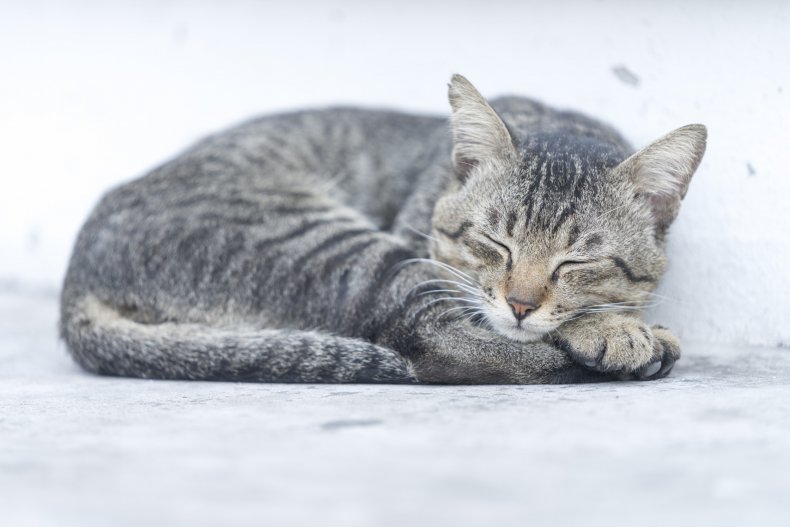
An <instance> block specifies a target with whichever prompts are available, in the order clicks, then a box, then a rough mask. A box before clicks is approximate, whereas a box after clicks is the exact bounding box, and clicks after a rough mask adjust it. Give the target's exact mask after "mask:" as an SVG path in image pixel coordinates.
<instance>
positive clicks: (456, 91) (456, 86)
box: [448, 74, 516, 181]
mask: <svg viewBox="0 0 790 527" xmlns="http://www.w3.org/2000/svg"><path fill="white" fill-rule="evenodd" d="M448 97H449V99H450V106H451V107H452V109H453V114H452V117H451V118H450V124H451V128H452V132H453V167H454V168H455V173H456V175H457V176H458V177H459V179H460V180H461V181H464V180H465V179H466V178H467V177H468V175H469V173H470V172H471V171H472V169H474V168H475V167H476V166H477V165H479V164H480V163H481V162H485V161H487V160H504V159H510V158H512V157H515V154H516V148H515V146H514V144H513V138H512V136H511V135H510V132H509V131H508V129H507V126H505V123H504V122H503V121H502V119H501V118H500V117H499V115H497V113H496V112H495V111H494V109H493V108H491V105H489V104H488V102H487V101H486V100H485V98H483V96H482V95H480V92H478V91H477V89H476V88H475V87H474V86H473V85H472V83H471V82H469V81H468V80H466V78H465V77H463V76H462V75H458V74H455V75H453V78H452V79H451V81H450V85H449V91H448Z"/></svg>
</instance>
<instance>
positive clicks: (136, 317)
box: [60, 76, 704, 383]
mask: <svg viewBox="0 0 790 527" xmlns="http://www.w3.org/2000/svg"><path fill="white" fill-rule="evenodd" d="M451 101H452V106H453V111H454V116H455V117H454V118H453V121H452V123H453V133H452V134H450V133H448V129H447V128H448V126H447V121H446V120H445V119H443V118H439V117H429V116H414V115H407V114H400V113H394V112H385V111H372V110H360V109H353V108H337V109H329V110H317V111H303V112H296V113H290V114H283V115H275V116H267V117H263V118H260V119H256V120H254V121H250V122H247V123H244V124H242V125H240V126H237V127H235V128H232V129H230V130H228V131H225V132H222V133H219V134H217V135H215V136H211V137H209V138H207V139H205V140H203V141H202V142H200V143H199V144H197V145H196V146H194V147H193V148H191V149H190V150H188V151H187V152H185V153H183V154H181V155H180V156H178V157H177V158H175V159H174V160H172V161H170V162H168V163H166V164H164V165H162V166H160V167H158V168H156V169H155V170H153V171H152V172H151V173H150V174H148V175H146V176H145V177H143V178H140V179H138V180H135V181H132V182H131V183H128V184H125V185H122V186H120V187H118V188H116V189H114V190H112V191H111V192H109V193H108V194H106V195H105V196H104V198H103V199H102V200H101V202H100V203H99V204H98V206H97V207H96V209H95V210H94V211H93V213H92V214H91V216H90V217H89V219H88V220H87V222H86V224H85V226H84V227H83V229H82V230H81V232H80V234H79V236H78V239H77V242H76V245H75V248H74V252H73V255H72V259H71V262H70V265H69V269H68V272H67V275H66V278H65V282H64V286H63V291H62V297H61V323H60V325H61V334H62V337H63V339H64V340H65V342H66V344H67V347H68V349H69V351H70V353H71V354H72V356H73V357H74V358H75V359H76V360H77V362H78V363H79V364H81V365H82V366H83V367H84V368H86V369H87V370H89V371H92V372H96V373H100V374H106V375H121V376H135V377H146V378H163V379H206V380H236V381H260V382H391V383H404V382H433V383H550V382H585V381H598V380H606V379H612V378H631V377H639V378H644V377H648V373H647V372H648V370H647V367H648V366H650V364H652V363H654V362H659V363H661V364H662V367H661V370H660V372H659V373H660V374H661V375H664V374H666V372H668V369H669V368H670V367H671V363H670V361H674V359H676V358H677V352H676V348H677V345H676V341H672V338H670V337H666V336H665V333H666V335H669V334H668V333H667V332H665V331H664V330H661V331H658V330H655V331H657V333H656V335H662V337H658V336H654V332H655V331H654V330H653V329H651V328H648V329H647V330H646V331H648V332H649V334H650V335H651V337H650V339H646V338H643V339H642V340H643V341H646V342H649V345H650V346H651V350H653V349H655V353H653V352H652V351H651V354H650V357H648V358H644V356H645V353H636V352H635V353H634V354H633V356H634V357H639V359H638V360H636V359H634V360H630V361H629V360H620V361H619V362H618V361H613V360H608V361H607V360H603V358H599V357H598V356H597V355H596V357H595V360H594V361H592V362H591V360H590V358H589V357H588V356H587V355H590V353H591V352H588V353H586V354H585V352H584V349H586V347H585V345H586V344H589V343H590V342H592V340H591V339H593V338H600V337H601V335H593V336H590V335H589V328H588V327H587V326H578V327H576V328H575V329H574V324H578V322H577V321H578V320H589V319H591V317H599V316H609V317H610V318H609V319H607V320H609V321H610V322H611V321H616V316H624V315H623V313H622V312H621V311H622V310H620V311H618V312H616V313H601V312H598V311H599V310H595V312H593V310H591V308H590V301H591V300H595V301H599V300H600V299H602V298H606V299H609V300H611V299H612V298H616V299H618V300H619V299H625V300H624V301H626V302H628V301H633V302H640V301H642V300H643V299H644V298H645V295H646V294H647V293H649V291H650V290H651V289H652V287H653V286H654V285H655V281H656V280H657V279H658V277H659V275H660V273H661V272H662V270H663V266H664V258H663V249H662V244H663V238H664V230H665V228H666V223H667V222H666V221H664V222H663V223H662V222H660V221H658V220H657V219H656V217H655V214H654V210H653V209H651V204H653V203H655V200H651V198H650V196H649V195H647V197H646V193H650V192H652V191H653V190H655V191H656V192H658V193H660V194H661V199H662V200H663V201H662V203H663V204H664V205H666V204H669V205H666V206H665V207H664V208H662V209H661V211H660V212H663V211H666V210H669V209H668V208H667V207H669V206H674V207H675V208H674V209H672V210H674V211H676V210H677V207H676V206H675V205H676V204H674V202H671V200H672V199H674V198H675V196H673V195H671V194H668V193H667V189H670V190H671V189H680V188H682V191H683V192H685V188H686V186H687V181H688V179H689V178H690V173H688V174H687V175H683V176H677V177H678V181H680V183H678V184H674V183H672V184H665V185H660V184H658V185H657V184H655V182H654V181H652V180H651V184H648V185H642V186H641V187H640V184H641V183H640V181H642V180H644V179H645V178H644V177H642V176H641V175H640V174H642V173H644V174H647V173H648V172H649V174H651V176H650V177H655V174H656V173H659V174H662V172H661V170H652V171H646V170H644V169H643V167H645V166H661V167H665V169H662V170H664V172H663V174H664V175H665V177H675V170H674V169H673V167H686V169H687V171H688V168H689V167H691V169H690V170H691V173H693V168H696V164H697V163H698V162H699V158H701V152H700V151H699V145H697V149H696V150H694V148H691V150H689V148H688V145H689V144H690V143H689V142H688V134H685V135H683V137H682V138H683V139H684V140H686V143H684V145H681V146H679V147H678V148H675V149H673V148H672V147H671V146H672V142H673V141H672V136H671V135H670V136H667V138H663V139H662V140H661V141H663V142H662V143H661V145H660V148H654V149H653V150H650V151H649V155H647V156H644V157H639V156H640V154H639V153H637V154H635V156H636V157H633V156H632V157H631V158H629V161H628V162H627V163H625V164H623V163H622V162H623V161H624V160H626V158H628V154H629V153H630V149H629V147H628V145H627V144H626V143H625V142H624V141H623V140H622V139H621V138H620V137H619V135H617V134H616V133H615V132H614V131H612V130H611V129H610V128H608V127H606V126H604V125H602V124H600V123H598V122H596V121H593V120H591V119H589V118H586V117H583V116H581V115H578V114H573V113H567V112H558V111H556V110H552V109H549V108H547V107H545V106H542V105H540V104H539V103H536V102H534V101H530V100H527V99H522V98H515V97H509V98H503V99H499V100H496V101H494V103H493V104H492V105H491V106H489V105H488V103H487V102H486V101H485V99H483V98H482V96H480V95H479V93H477V91H476V90H475V89H474V87H473V86H472V85H471V84H469V83H468V81H466V80H465V79H463V78H461V77H460V76H456V77H454V79H453V83H452V84H451ZM481 116H482V117H481ZM452 137H455V142H453V140H452ZM702 141H703V145H704V138H703V140H702ZM667 145H669V147H667ZM692 146H693V145H692ZM684 148H685V149H686V150H684ZM452 151H454V152H455V155H454V156H452V155H451V152H452ZM686 151H689V152H691V154H694V155H696V156H697V157H696V158H695V159H693V160H690V161H689V160H685V159H684V160H679V161H678V160H676V161H675V162H674V164H673V163H671V162H669V161H664V162H663V163H662V162H661V160H660V158H661V157H662V156H666V155H670V156H671V155H673V152H674V153H677V152H686ZM680 155H683V154H682V153H681V154H680ZM454 163H455V164H454ZM459 163H461V164H462V166H461V167H460V168H459ZM692 165H693V167H692ZM640 170H641V171H642V172H639V171H640ZM607 178H608V179H607ZM684 178H685V179H684ZM673 185H674V186H673ZM676 197H677V202H678V203H679V201H680V198H681V197H682V195H678V196H676ZM664 205H662V206H664ZM613 206H615V207H620V209H614V212H611V211H606V210H604V209H608V208H611V207H613ZM673 217H674V216H673ZM662 218H664V216H662ZM662 221H663V219H662ZM670 221H671V220H670ZM570 247H572V248H573V251H575V252H573V251H571V252H572V253H573V258H575V259H581V258H583V257H591V255H597V258H598V261H597V263H595V264H590V263H584V264H573V263H570V264H565V265H560V268H562V269H561V270H556V269H554V268H553V267H552V265H555V264H557V263H560V262H556V260H557V258H559V257H560V256H558V255H560V254H562V255H564V256H562V257H563V258H565V257H567V254H566V253H568V251H569V248H570ZM555 266H556V265H555ZM574 266H575V267H574ZM558 269H559V268H558ZM514 291H515V293H513V292H514ZM508 293H513V294H518V295H522V296H529V295H542V296H541V298H545V299H549V298H550V299H552V300H551V301H550V302H549V301H548V300H546V301H545V304H543V305H542V306H541V307H540V308H538V309H537V310H536V311H535V312H534V313H533V314H532V315H530V318H528V319H527V321H528V323H526V324H523V325H521V326H517V325H515V324H514V323H513V322H512V320H511V319H512V317H513V315H512V313H509V312H508V311H507V310H509V309H510V308H509V307H508V303H507V298H506V297H507V294H508ZM618 295H619V296H618ZM535 298H537V296H535ZM503 312H504V313H505V318H507V317H510V318H508V319H507V320H506V321H505V320H504V319H502V320H500V318H501V316H502V313H503ZM456 315H460V316H456ZM576 315H583V316H582V317H581V318H580V319H578V318H576ZM541 317H543V318H541ZM611 317H615V318H611ZM533 321H537V322H534V323H533ZM541 321H542V322H541ZM540 324H544V326H541V325H540ZM610 325H612V326H613V327H615V328H616V327H620V326H617V324H616V323H614V322H613V323H612V324H610ZM621 326H622V327H625V325H621ZM637 327H638V328H639V329H638V330H639V331H641V330H642V328H641V326H637ZM547 328H548V329H547ZM555 330H556V331H555ZM634 331H637V330H634ZM612 333H613V335H614V336H613V337H612V338H620V337H622V335H618V334H617V331H616V330H614V331H612ZM669 341H672V342H670V344H665V343H666V342H669ZM587 347H589V346H587ZM664 348H666V350H664ZM596 349H597V348H596ZM641 351H644V350H641ZM596 353H597V352H596ZM620 355H623V353H621V354H620ZM625 355H627V353H626V354H625ZM612 356H614V354H613V355H612ZM618 356H619V355H618Z"/></svg>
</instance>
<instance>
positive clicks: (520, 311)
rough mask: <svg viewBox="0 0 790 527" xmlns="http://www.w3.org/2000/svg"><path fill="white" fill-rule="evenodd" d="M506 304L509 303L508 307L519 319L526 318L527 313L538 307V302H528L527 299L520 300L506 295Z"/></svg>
mask: <svg viewBox="0 0 790 527" xmlns="http://www.w3.org/2000/svg"><path fill="white" fill-rule="evenodd" d="M507 305H509V306H510V309H511V310H512V311H513V316H514V317H516V320H519V321H521V320H524V319H525V318H527V315H529V314H530V313H532V312H533V311H535V310H536V309H538V308H539V307H540V305H539V304H536V303H534V302H530V301H529V300H521V299H519V298H513V297H512V296H509V297H507Z"/></svg>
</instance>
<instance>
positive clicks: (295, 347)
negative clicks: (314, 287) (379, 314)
mask: <svg viewBox="0 0 790 527" xmlns="http://www.w3.org/2000/svg"><path fill="white" fill-rule="evenodd" d="M60 332H61V337H62V338H63V340H64V341H65V342H66V346H67V348H68V350H69V352H70V353H71V355H72V356H73V357H74V359H75V360H76V361H77V363H79V364H80V365H81V366H82V367H83V368H84V369H86V370H88V371H90V372H94V373H98V374H101V375H114V376H121V377H140V378H145V379H191V380H211V381H249V382H283V383H392V384H402V383H413V382H417V379H416V377H415V376H414V374H413V371H412V368H411V366H410V364H409V363H408V362H407V361H406V360H405V359H403V357H401V356H400V355H399V354H398V353H397V352H395V351H393V350H391V349H388V348H384V347H381V346H376V345H375V344H371V343H370V342H367V341H365V340H361V339H353V338H345V337H337V336H333V335H329V334H325V333H320V332H315V331H298V330H280V329H262V330H256V329H249V328H239V329H235V328H218V327H212V326H210V325H205V324H197V323H188V324H187V323H177V322H166V323H161V324H145V323H140V322H137V321H135V320H133V319H131V318H127V317H125V316H124V315H123V313H122V312H119V311H118V310H116V309H113V308H112V307H111V306H108V305H107V304H104V303H102V302H100V301H99V300H97V299H96V298H95V297H92V296H88V297H82V298H81V299H79V300H76V301H74V302H64V305H63V310H62V314H61V321H60Z"/></svg>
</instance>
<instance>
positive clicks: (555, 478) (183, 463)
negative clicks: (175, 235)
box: [0, 294, 790, 526]
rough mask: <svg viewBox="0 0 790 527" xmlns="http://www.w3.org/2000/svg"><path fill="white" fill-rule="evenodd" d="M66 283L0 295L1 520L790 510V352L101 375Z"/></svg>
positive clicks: (271, 521)
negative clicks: (472, 374) (79, 362)
mask: <svg viewBox="0 0 790 527" xmlns="http://www.w3.org/2000/svg"><path fill="white" fill-rule="evenodd" d="M55 321H56V305H55V300H54V298H50V297H30V296H21V295H12V294H5V295H0V504H1V505H0V525H3V526H25V525H79V526H91V525H113V526H126V525H143V524H144V525H267V526H268V525H286V524H290V525H293V524H299V525H302V524H303V525H343V526H355V525H423V524H424V525H473V524H484V525H530V526H532V525H541V524H545V525H566V524H568V525H572V524H584V525H604V524H606V525H611V524H612V523H614V524H618V523H619V524H626V525H632V524H639V525H659V524H661V525H666V524H667V522H672V523H673V524H676V525H716V526H722V525H749V526H756V525H761V526H762V525H790V411H789V410H788V402H790V388H789V387H788V385H789V384H790V382H789V381H790V351H788V350H786V349H778V350H777V349H734V348H723V347H718V346H709V345H687V346H686V355H685V357H684V358H683V360H682V361H681V362H680V363H679V364H678V365H677V367H676V369H675V372H674V373H673V374H672V376H671V377H670V378H668V379H666V380H663V381H659V382H653V383H619V384H605V385H583V386H548V387H547V386H506V387H427V386H417V387H414V386H408V387H404V386H313V385H308V386H288V385H254V384H223V383H197V382H162V381H142V380H131V379H112V378H99V377H94V376H90V375H87V374H85V373H83V372H81V371H80V370H78V369H77V368H76V367H75V366H74V365H73V364H72V363H71V362H70V360H69V358H68V357H67V356H66V354H65V351H64V349H63V347H62V345H61V344H59V343H58V342H57V340H56V332H55Z"/></svg>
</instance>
